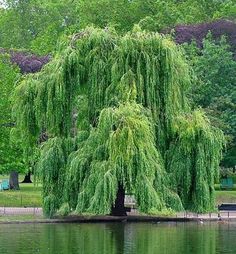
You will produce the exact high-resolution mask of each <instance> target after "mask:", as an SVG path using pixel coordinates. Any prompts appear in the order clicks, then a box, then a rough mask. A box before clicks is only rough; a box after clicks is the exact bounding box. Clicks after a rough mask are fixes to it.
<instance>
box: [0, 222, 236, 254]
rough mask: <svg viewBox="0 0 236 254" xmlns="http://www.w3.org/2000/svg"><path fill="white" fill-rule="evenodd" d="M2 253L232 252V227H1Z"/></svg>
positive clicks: (235, 249) (235, 235)
mask: <svg viewBox="0 0 236 254" xmlns="http://www.w3.org/2000/svg"><path fill="white" fill-rule="evenodd" d="M0 253H3V254H32V253H36V254H75V253H76V254H177V253H178V254H231V253H232V254H235V253H236V224H218V223H211V224H210V223H209V224H205V223H204V224H197V223H178V224H177V223H159V224H151V223H137V224H113V223H110V224H54V225H52V224H30V225H27V224H22V225H0Z"/></svg>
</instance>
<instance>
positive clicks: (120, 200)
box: [111, 183, 127, 216]
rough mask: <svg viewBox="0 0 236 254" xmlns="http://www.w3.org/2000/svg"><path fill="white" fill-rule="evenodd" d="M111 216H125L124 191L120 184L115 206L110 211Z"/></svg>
mask: <svg viewBox="0 0 236 254" xmlns="http://www.w3.org/2000/svg"><path fill="white" fill-rule="evenodd" d="M111 215H113V216H127V213H126V210H125V189H124V187H123V185H122V184H120V183H119V184H118V191H117V196H116V201H115V205H114V206H113V207H112V209H111Z"/></svg>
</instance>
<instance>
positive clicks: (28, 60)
mask: <svg viewBox="0 0 236 254" xmlns="http://www.w3.org/2000/svg"><path fill="white" fill-rule="evenodd" d="M49 60H50V57H49V56H36V55H33V54H29V53H23V52H16V51H13V52H11V61H12V63H14V64H17V65H18V66H19V68H20V70H21V73H35V72H38V71H40V70H41V68H42V67H43V65H45V64H46V63H48V62H49Z"/></svg>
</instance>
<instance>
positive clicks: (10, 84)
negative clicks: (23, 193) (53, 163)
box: [0, 55, 25, 189]
mask: <svg viewBox="0 0 236 254" xmlns="http://www.w3.org/2000/svg"><path fill="white" fill-rule="evenodd" d="M18 77H19V70H18V69H17V68H16V67H14V68H13V66H12V64H11V63H10V60H9V57H8V56H6V55H0V90H1V100H0V140H1V142H0V173H1V174H8V173H10V187H11V188H12V189H18V188H19V183H18V172H24V170H25V166H24V159H23V154H22V148H21V145H20V143H17V142H15V141H13V137H12V136H11V132H12V129H14V125H15V123H14V121H13V120H12V117H11V113H12V112H11V105H12V102H11V94H12V91H13V90H14V88H15V82H16V79H17V78H18Z"/></svg>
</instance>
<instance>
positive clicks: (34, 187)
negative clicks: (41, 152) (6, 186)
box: [0, 176, 236, 220]
mask: <svg viewBox="0 0 236 254" xmlns="http://www.w3.org/2000/svg"><path fill="white" fill-rule="evenodd" d="M6 178H7V176H0V180H1V179H6ZM19 180H20V181H22V180H23V176H20V179H19ZM215 187H216V205H218V204H221V203H236V185H235V187H234V189H233V190H220V187H219V184H218V185H216V186H215ZM41 190H42V186H41V184H40V183H37V184H34V183H30V184H25V183H20V190H18V191H12V190H8V191H1V192H0V207H41V206H42V198H41ZM24 216H25V217H26V219H30V218H28V217H31V216H32V215H27V216H26V215H24ZM5 219H7V218H5ZM20 219H21V218H20ZM0 220H1V219H0Z"/></svg>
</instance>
